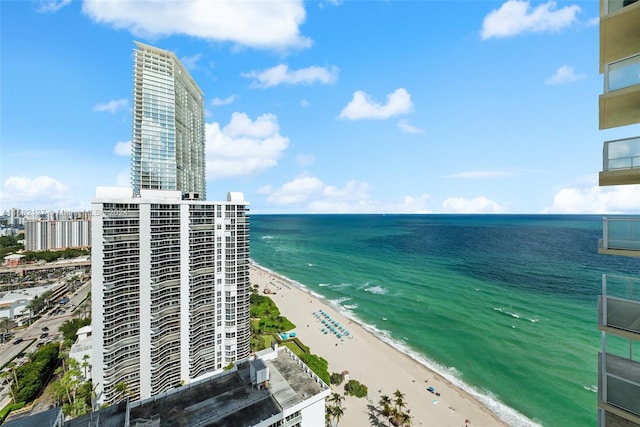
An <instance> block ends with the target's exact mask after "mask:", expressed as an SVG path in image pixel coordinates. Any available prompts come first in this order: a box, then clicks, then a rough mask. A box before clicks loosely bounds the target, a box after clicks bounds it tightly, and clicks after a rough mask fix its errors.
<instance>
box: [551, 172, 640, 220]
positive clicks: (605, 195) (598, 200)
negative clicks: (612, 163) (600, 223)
mask: <svg viewBox="0 0 640 427" xmlns="http://www.w3.org/2000/svg"><path fill="white" fill-rule="evenodd" d="M589 181H590V182H589V184H588V185H581V184H578V185H575V186H571V187H566V188H561V189H560V190H558V192H556V194H555V196H554V197H553V204H552V205H551V207H548V208H546V209H544V210H543V213H559V214H635V213H637V212H638V211H640V185H620V186H614V187H599V186H598V185H597V184H596V183H595V182H596V181H597V177H596V176H595V175H594V176H593V177H590V179H589Z"/></svg>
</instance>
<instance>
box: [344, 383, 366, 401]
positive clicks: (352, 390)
mask: <svg viewBox="0 0 640 427" xmlns="http://www.w3.org/2000/svg"><path fill="white" fill-rule="evenodd" d="M344 392H345V394H346V395H349V396H355V397H365V396H366V395H367V394H368V393H369V391H368V389H367V386H366V385H364V384H361V383H360V382H359V381H356V380H349V382H348V383H346V384H345V385H344Z"/></svg>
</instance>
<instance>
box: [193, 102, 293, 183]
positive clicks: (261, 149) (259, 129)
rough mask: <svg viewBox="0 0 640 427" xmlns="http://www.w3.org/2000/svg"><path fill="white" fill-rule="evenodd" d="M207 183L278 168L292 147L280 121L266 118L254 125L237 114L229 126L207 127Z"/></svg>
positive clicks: (216, 125)
mask: <svg viewBox="0 0 640 427" xmlns="http://www.w3.org/2000/svg"><path fill="white" fill-rule="evenodd" d="M205 132H206V139H207V145H206V147H207V148H206V152H207V153H206V155H207V179H210V180H216V179H220V178H226V177H232V176H242V175H250V174H255V173H259V172H262V171H263V170H265V169H268V168H271V167H274V166H275V165H276V164H277V163H278V159H279V158H280V156H281V155H282V153H283V152H284V150H286V148H287V147H288V146H289V138H286V137H284V136H282V135H280V126H279V125H278V118H277V117H276V116H275V115H273V114H263V115H262V116H260V117H258V118H257V119H256V120H255V121H252V120H251V119H250V118H249V117H248V116H247V115H246V114H245V113H233V115H232V116H231V121H230V122H229V124H227V125H226V126H224V127H223V128H220V125H219V124H218V123H216V122H214V123H207V124H206V126H205Z"/></svg>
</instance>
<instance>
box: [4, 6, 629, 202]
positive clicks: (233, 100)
mask: <svg viewBox="0 0 640 427" xmlns="http://www.w3.org/2000/svg"><path fill="white" fill-rule="evenodd" d="M0 19H1V29H0V32H1V33H0V37H1V38H0V40H1V42H0V43H1V46H0V51H1V58H0V59H1V62H0V66H1V69H0V72H1V78H0V85H1V87H0V97H1V98H0V108H1V110H0V120H1V121H0V141H1V152H0V153H1V163H0V168H1V169H0V211H2V210H4V209H7V208H11V207H19V208H24V209H88V208H89V204H90V201H91V199H92V198H93V197H94V196H95V188H96V187H97V186H116V185H128V184H129V167H130V158H129V154H130V153H129V147H130V140H131V93H132V70H133V49H134V43H133V42H134V40H138V41H142V42H144V43H148V44H152V45H154V46H158V47H160V48H163V49H167V50H171V51H173V52H174V53H175V54H176V55H177V56H178V57H179V58H181V60H182V61H183V63H184V64H185V66H186V67H187V69H188V70H189V71H190V72H191V74H192V76H193V78H194V79H195V81H196V82H197V83H198V84H199V85H200V87H201V88H202V90H203V92H204V94H205V103H206V122H207V127H206V134H207V195H208V198H209V199H210V200H224V199H225V198H226V194H227V192H228V191H241V192H243V193H244V194H245V198H246V199H247V200H249V201H250V203H251V210H252V212H254V213H405V212H406V213H463V212H464V213H468V212H474V213H547V212H548V213H625V212H632V211H636V210H638V209H639V208H640V191H638V189H637V186H624V187H619V188H606V187H603V188H600V187H598V184H597V173H598V172H599V171H600V170H601V169H602V143H603V141H606V140H611V139H617V138H626V137H632V136H637V135H638V134H640V132H639V128H638V126H626V127H622V128H618V129H612V130H607V131H599V130H598V95H599V94H600V93H602V86H603V83H602V76H601V75H599V74H598V2H595V1H580V2H535V1H519V0H509V1H473V0H468V1H418V0H414V1H309V2H299V1H290V2H285V1H268V0H265V1H254V2H251V1H241V2H232V3H229V2H224V1H216V2H212V1H207V0H191V1H151V0H148V1H140V0H136V1H126V0H120V1H113V0H100V1H98V0H85V1H69V0H47V1H7V2H1V4H0Z"/></svg>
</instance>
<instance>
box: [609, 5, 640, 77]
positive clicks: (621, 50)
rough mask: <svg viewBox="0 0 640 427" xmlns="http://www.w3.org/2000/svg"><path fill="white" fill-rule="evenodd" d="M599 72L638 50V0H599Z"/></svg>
mask: <svg viewBox="0 0 640 427" xmlns="http://www.w3.org/2000/svg"><path fill="white" fill-rule="evenodd" d="M600 11H601V13H600V73H604V71H605V70H604V69H605V66H606V64H610V63H612V62H616V61H619V60H621V59H623V58H627V57H630V56H633V55H636V54H638V52H640V26H639V25H638V22H640V2H638V1H635V2H634V1H630V0H600Z"/></svg>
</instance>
